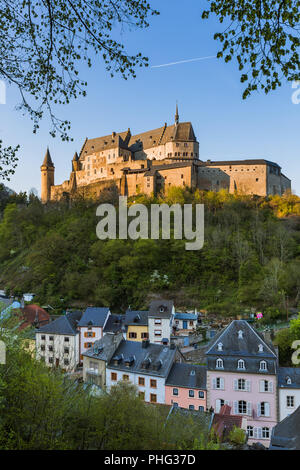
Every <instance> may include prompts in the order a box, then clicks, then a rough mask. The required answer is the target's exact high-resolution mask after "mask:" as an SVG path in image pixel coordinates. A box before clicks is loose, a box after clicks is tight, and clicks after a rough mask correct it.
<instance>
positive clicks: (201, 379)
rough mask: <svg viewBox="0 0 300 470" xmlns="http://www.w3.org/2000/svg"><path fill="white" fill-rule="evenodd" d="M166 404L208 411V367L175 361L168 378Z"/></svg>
mask: <svg viewBox="0 0 300 470" xmlns="http://www.w3.org/2000/svg"><path fill="white" fill-rule="evenodd" d="M165 397H166V405H176V406H179V407H180V408H187V409H190V410H200V411H206V367H205V366H198V365H194V364H185V363H182V364H180V363H175V364H173V366H172V369H171V370H170V373H169V375H168V378H167V380H166V391H165Z"/></svg>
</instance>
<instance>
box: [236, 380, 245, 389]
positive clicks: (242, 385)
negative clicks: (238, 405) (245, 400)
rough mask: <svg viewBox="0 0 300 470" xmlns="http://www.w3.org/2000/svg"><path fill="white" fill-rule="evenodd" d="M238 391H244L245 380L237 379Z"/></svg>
mask: <svg viewBox="0 0 300 470" xmlns="http://www.w3.org/2000/svg"><path fill="white" fill-rule="evenodd" d="M238 390H246V380H245V379H238Z"/></svg>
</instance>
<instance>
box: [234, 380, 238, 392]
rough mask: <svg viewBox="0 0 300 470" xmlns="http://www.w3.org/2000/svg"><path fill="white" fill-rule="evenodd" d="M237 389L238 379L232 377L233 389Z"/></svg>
mask: <svg viewBox="0 0 300 470" xmlns="http://www.w3.org/2000/svg"><path fill="white" fill-rule="evenodd" d="M237 389H238V381H237V379H234V381H233V390H237Z"/></svg>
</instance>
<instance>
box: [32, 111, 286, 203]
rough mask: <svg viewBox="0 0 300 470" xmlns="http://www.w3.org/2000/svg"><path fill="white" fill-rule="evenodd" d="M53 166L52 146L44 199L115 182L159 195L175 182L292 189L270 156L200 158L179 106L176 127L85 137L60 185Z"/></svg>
mask: <svg viewBox="0 0 300 470" xmlns="http://www.w3.org/2000/svg"><path fill="white" fill-rule="evenodd" d="M54 170H55V168H54V164H53V162H52V159H51V156H50V152H49V149H47V152H46V155H45V158H44V161H43V164H42V166H41V175H42V188H41V199H42V201H43V202H44V203H46V202H48V201H55V200H59V199H61V198H63V197H74V196H75V195H76V194H81V195H83V196H86V197H96V198H97V197H98V196H99V195H100V193H101V191H103V189H105V188H112V187H116V188H117V190H118V192H119V194H120V195H124V196H134V195H136V194H139V193H144V194H148V195H150V194H158V193H159V192H162V191H165V190H166V189H168V187H170V186H180V187H184V186H187V187H191V188H194V189H195V188H199V189H200V190H205V191H219V190H220V189H226V190H228V191H229V192H230V193H234V192H238V193H243V194H255V195H258V196H268V195H271V194H279V195H281V194H283V193H284V192H285V191H287V190H290V189H291V180H290V179H289V178H287V177H286V176H284V175H283V173H282V172H281V167H280V166H279V165H278V164H277V163H273V162H270V161H268V160H263V159H256V160H233V161H211V160H207V161H206V162H204V161H201V160H200V159H199V143H198V141H197V139H196V137H195V134H194V130H193V127H192V124H191V123H190V122H180V121H179V114H178V107H177V106H176V114H175V123H174V124H173V125H171V126H168V125H167V123H165V124H164V125H163V126H162V127H160V128H158V129H154V130H151V131H147V132H143V133H142V134H138V135H134V136H133V135H131V132H130V129H128V130H127V131H125V132H121V133H116V132H112V134H111V135H108V136H105V137H98V138H96V139H88V138H86V140H85V142H84V144H83V147H82V149H81V152H80V154H79V155H78V154H77V152H76V153H75V155H74V157H73V160H72V171H71V174H70V179H69V180H67V181H64V182H63V183H62V184H60V185H55V184H54Z"/></svg>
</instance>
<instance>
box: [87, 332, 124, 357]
mask: <svg viewBox="0 0 300 470" xmlns="http://www.w3.org/2000/svg"><path fill="white" fill-rule="evenodd" d="M122 339H123V335H122V334H121V333H119V334H114V335H104V336H103V338H101V339H99V340H97V341H95V343H94V345H93V346H92V347H91V348H89V349H88V350H87V351H85V352H84V353H83V354H82V355H83V356H87V357H90V358H91V359H98V360H100V361H108V360H110V359H111V357H112V356H113V354H114V353H115V351H116V349H117V347H118V345H119V344H120V341H122Z"/></svg>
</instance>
